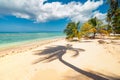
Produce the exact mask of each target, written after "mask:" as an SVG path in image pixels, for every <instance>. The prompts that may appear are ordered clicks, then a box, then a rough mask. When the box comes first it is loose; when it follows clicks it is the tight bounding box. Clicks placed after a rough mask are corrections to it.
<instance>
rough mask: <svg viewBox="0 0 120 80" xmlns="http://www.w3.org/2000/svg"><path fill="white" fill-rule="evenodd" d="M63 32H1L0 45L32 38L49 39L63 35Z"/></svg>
mask: <svg viewBox="0 0 120 80" xmlns="http://www.w3.org/2000/svg"><path fill="white" fill-rule="evenodd" d="M63 36H64V34H63V33H62V32H39V33H0V47H2V46H8V45H12V44H14V43H16V44H17V43H22V42H25V41H32V40H47V39H52V38H56V37H63Z"/></svg>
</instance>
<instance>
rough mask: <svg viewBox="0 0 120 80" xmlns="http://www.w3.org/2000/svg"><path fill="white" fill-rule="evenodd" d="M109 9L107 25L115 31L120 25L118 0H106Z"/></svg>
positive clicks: (119, 4)
mask: <svg viewBox="0 0 120 80" xmlns="http://www.w3.org/2000/svg"><path fill="white" fill-rule="evenodd" d="M107 3H108V4H109V10H108V13H107V22H108V26H109V27H111V28H112V30H113V33H115V32H116V31H117V30H118V29H119V27H120V0H107Z"/></svg>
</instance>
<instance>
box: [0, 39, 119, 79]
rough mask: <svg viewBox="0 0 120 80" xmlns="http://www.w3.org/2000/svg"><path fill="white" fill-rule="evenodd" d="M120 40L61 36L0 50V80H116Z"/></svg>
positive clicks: (117, 77) (117, 76)
mask: <svg viewBox="0 0 120 80" xmlns="http://www.w3.org/2000/svg"><path fill="white" fill-rule="evenodd" d="M119 49H120V40H117V41H114V42H113V43H109V44H99V43H98V40H81V41H80V42H67V41H66V40H64V39H63V38H62V39H61V38H60V39H53V40H47V41H44V42H38V41H36V42H34V43H29V44H27V45H21V46H19V47H13V48H9V49H7V50H1V51H0V54H1V57H0V80H93V79H95V80H108V79H111V80H119V79H120V54H119V53H120V50H119Z"/></svg>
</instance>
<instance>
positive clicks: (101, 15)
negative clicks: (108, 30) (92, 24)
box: [93, 11, 107, 24]
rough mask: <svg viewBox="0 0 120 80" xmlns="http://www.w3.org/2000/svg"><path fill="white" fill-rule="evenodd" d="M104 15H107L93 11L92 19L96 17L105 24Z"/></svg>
mask: <svg viewBox="0 0 120 80" xmlns="http://www.w3.org/2000/svg"><path fill="white" fill-rule="evenodd" d="M106 15H107V13H100V12H99V11H95V12H94V13H93V17H97V18H98V19H100V20H102V22H103V23H104V24H107V22H106Z"/></svg>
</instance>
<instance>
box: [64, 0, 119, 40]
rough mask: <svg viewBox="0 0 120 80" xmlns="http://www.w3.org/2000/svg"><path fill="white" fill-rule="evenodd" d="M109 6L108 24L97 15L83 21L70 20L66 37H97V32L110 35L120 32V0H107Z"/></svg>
mask: <svg viewBox="0 0 120 80" xmlns="http://www.w3.org/2000/svg"><path fill="white" fill-rule="evenodd" d="M107 4H108V6H109V9H108V12H107V15H106V21H107V22H108V24H104V23H103V22H102V21H101V20H100V19H98V18H97V17H93V18H91V19H89V20H88V21H86V22H85V23H83V24H82V25H81V24H80V22H69V23H68V24H67V26H66V29H65V30H64V33H65V34H66V35H67V37H66V39H68V40H72V39H73V38H74V37H75V38H78V39H80V38H81V37H87V38H93V39H94V38H95V37H96V34H99V35H101V36H102V35H110V33H113V34H120V0H107Z"/></svg>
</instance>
